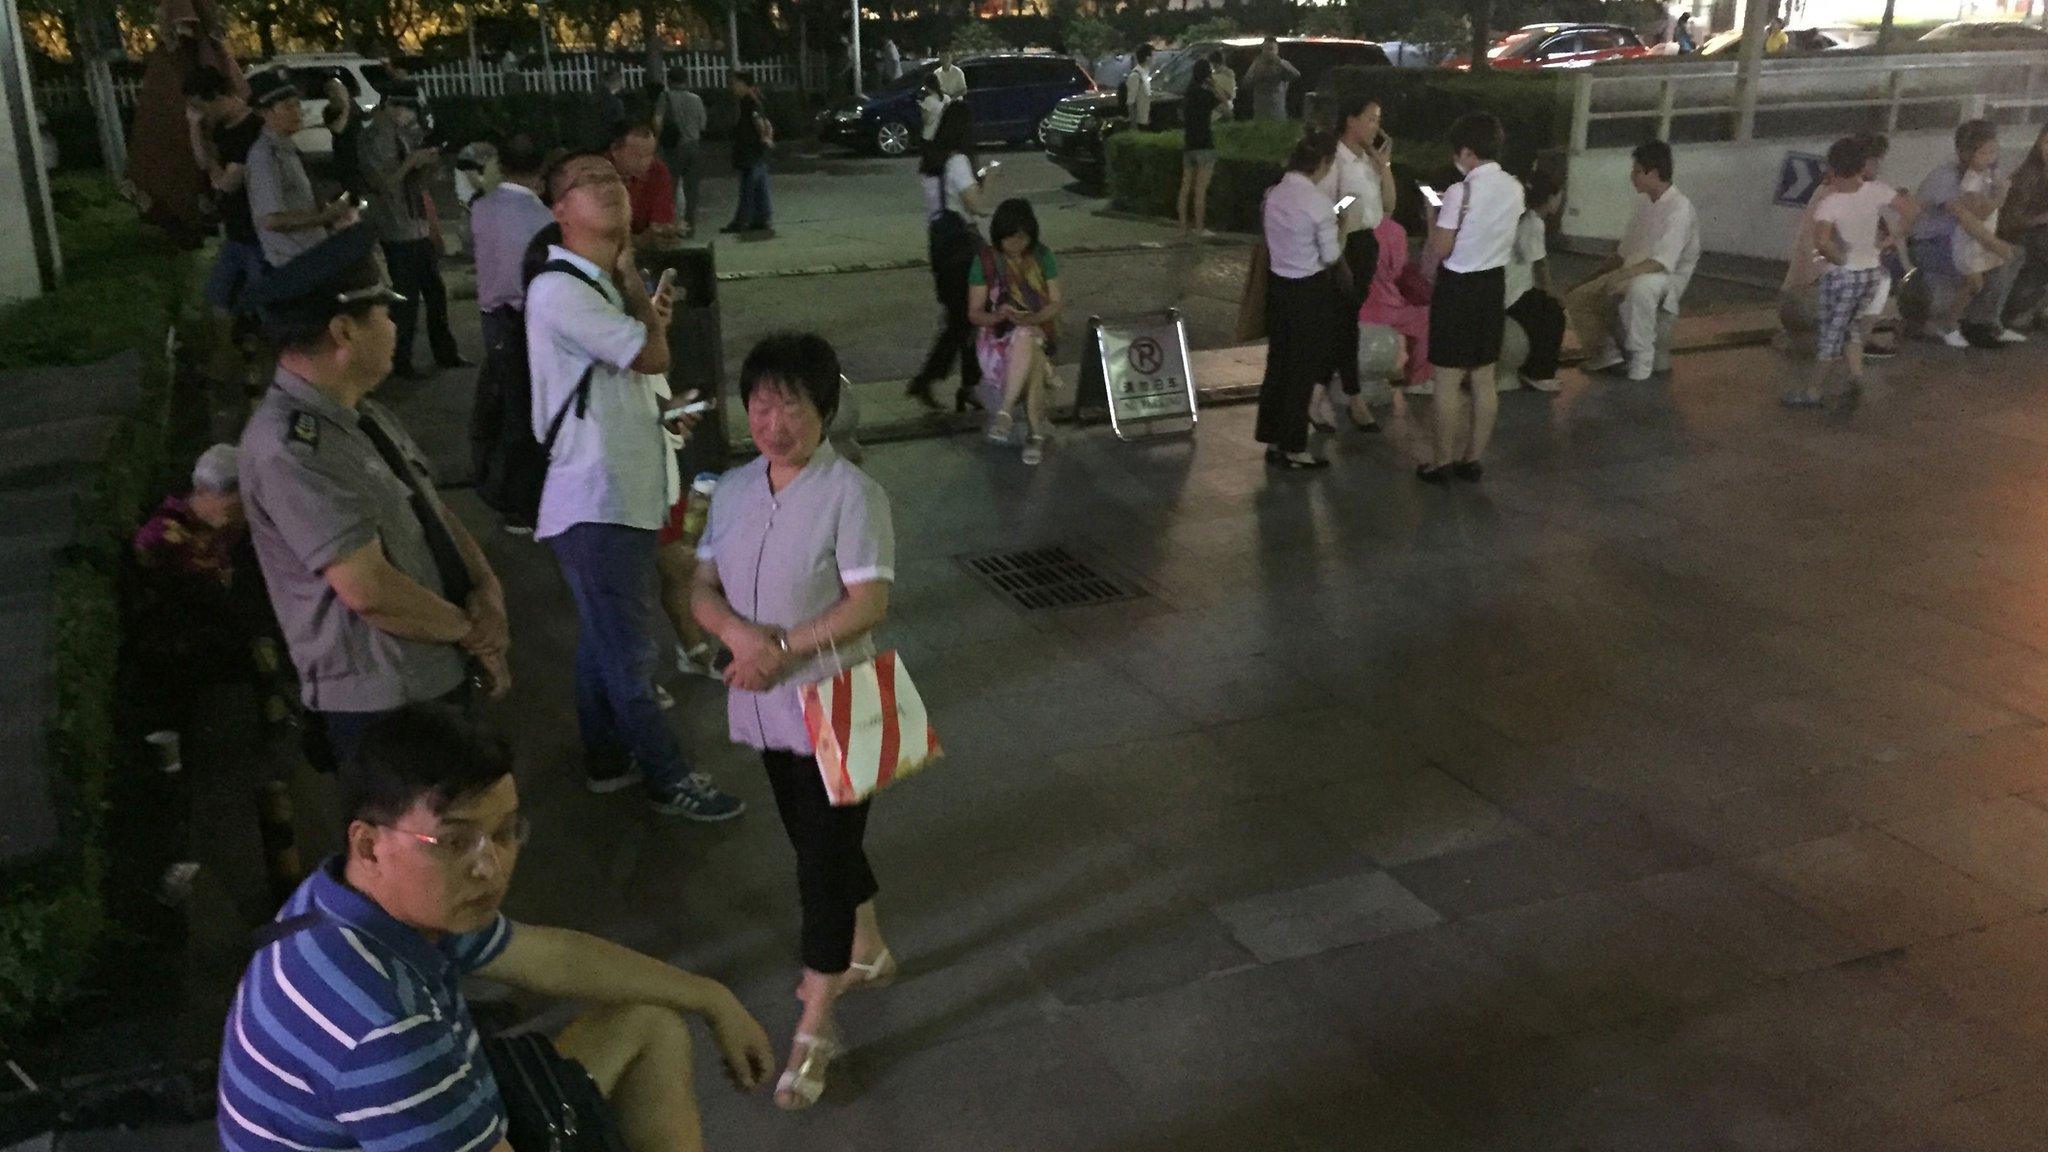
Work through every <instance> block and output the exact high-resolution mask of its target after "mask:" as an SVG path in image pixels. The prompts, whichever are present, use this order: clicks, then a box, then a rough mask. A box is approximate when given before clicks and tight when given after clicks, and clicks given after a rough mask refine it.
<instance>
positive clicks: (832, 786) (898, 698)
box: [803, 648, 942, 807]
mask: <svg viewBox="0 0 2048 1152" xmlns="http://www.w3.org/2000/svg"><path fill="white" fill-rule="evenodd" d="M803 703H804V727H805V728H806V729H808V730H809V731H810V734H811V747H813V748H814V749H816V750H817V757H818V772H819V773H820V774H821V775H822V776H823V777H824V778H825V794H826V795H827V796H829V797H831V799H832V803H833V804H834V805H835V806H842V807H843V806H845V805H848V804H858V803H860V802H861V801H863V800H866V799H867V798H868V797H869V796H872V795H874V794H875V793H876V792H878V791H880V790H881V789H883V788H886V787H888V786H889V785H890V784H892V783H894V782H896V781H898V780H901V779H903V778H904V777H905V776H908V775H910V774H911V773H913V772H916V771H918V770H919V769H921V768H923V767H924V766H925V765H927V764H930V763H931V762H932V761H934V760H936V759H938V758H939V756H940V755H941V754H942V753H941V749H940V748H939V734H938V732H937V731H935V730H934V729H933V728H932V725H931V721H930V719H929V718H928V717H926V715H925V711H924V701H923V700H922V699H920V698H919V697H918V694H917V685H915V684H912V683H911V682H910V673H909V672H908V671H906V670H905V669H904V667H903V662H902V661H901V660H899V659H898V658H897V656H896V651H895V649H893V648H892V649H890V650H888V651H886V652H882V653H880V654H879V655H877V656H876V657H875V658H874V659H872V660H868V661H864V662H862V663H860V664H856V665H854V666H853V667H851V668H845V669H841V670H840V672H839V674H838V675H837V676H834V677H832V678H831V679H830V680H820V681H818V682H817V683H815V684H806V685H804V687H803Z"/></svg>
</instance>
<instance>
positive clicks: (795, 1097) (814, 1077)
mask: <svg viewBox="0 0 2048 1152" xmlns="http://www.w3.org/2000/svg"><path fill="white" fill-rule="evenodd" d="M796 1043H798V1044H801V1045H803V1046H804V1058H803V1059H802V1060H799V1061H797V1065H796V1067H794V1068H790V1069H786V1070H784V1072H783V1073H782V1076H781V1077H780V1078H779V1079H777V1080H776V1081H775V1106H776V1107H777V1108H780V1109H782V1110H783V1111H784V1112H801V1111H803V1110H804V1109H806V1108H809V1107H810V1106H811V1105H813V1104H816V1103H817V1102H818V1098H819V1097H821V1096H823V1095H824V1094H825V1071H826V1069H828V1068H830V1067H831V1065H832V1061H833V1060H834V1059H835V1058H837V1057H838V1056H840V1055H841V1054H842V1053H844V1052H845V1051H846V1050H845V1049H844V1048H842V1047H841V1046H840V1044H839V1041H838V1040H836V1039H834V1038H832V1037H830V1036H813V1035H811V1034H810V1033H809V1032H799V1033H797V1034H796Z"/></svg>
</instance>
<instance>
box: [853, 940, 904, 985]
mask: <svg viewBox="0 0 2048 1152" xmlns="http://www.w3.org/2000/svg"><path fill="white" fill-rule="evenodd" d="M846 968H847V971H849V972H855V973H858V974H859V978H858V979H856V980H854V981H852V982H851V983H849V984H848V985H847V990H848V991H852V990H853V989H855V988H887V987H888V986H889V985H890V984H892V983H894V982H895V980H896V968H897V964H896V957H894V956H891V955H890V954H889V950H888V949H887V948H884V949H882V950H881V951H880V952H878V953H876V954H875V958H874V959H873V960H870V961H868V962H867V963H865V964H863V963H861V962H860V961H858V960H854V961H850V962H848V964H847V965H846Z"/></svg>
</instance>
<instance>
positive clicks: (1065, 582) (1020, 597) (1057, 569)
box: [960, 544, 1145, 610]
mask: <svg viewBox="0 0 2048 1152" xmlns="http://www.w3.org/2000/svg"><path fill="white" fill-rule="evenodd" d="M960 563H961V564H963V565H965V566H966V568H967V570H968V571H969V572H971V573H973V574H974V576H975V577H976V578H977V579H979V580H980V581H981V582H982V583H983V584H986V585H988V586H989V587H990V588H991V589H993V590H994V591H995V592H996V593H997V594H998V595H1000V596H1002V597H1004V598H1005V599H1007V600H1009V601H1010V602H1011V603H1012V604H1015V605H1016V606H1017V607H1019V608H1026V609H1033V610H1036V609H1044V608H1086V607H1091V606H1093V605H1096V604H1114V603H1117V602H1118V601H1120V600H1136V599H1138V598H1140V597H1142V596H1144V595H1145V590H1144V589H1143V588H1142V587H1140V586H1139V585H1138V583H1137V582H1136V581H1134V580H1127V579H1125V578H1123V577H1121V576H1117V575H1115V574H1113V573H1109V572H1105V571H1103V570H1102V569H1100V568H1098V567H1096V566H1095V565H1093V564H1091V563H1089V562H1088V561H1087V560H1085V559H1083V558H1082V557H1080V556H1078V555H1075V554H1074V552H1073V551H1071V550H1069V549H1068V548H1066V547H1065V546H1063V545H1059V544H1054V545H1049V546H1047V547H1044V548H1022V549H1016V550H1012V551H1008V552H983V553H980V554H978V555H972V556H962V557H960Z"/></svg>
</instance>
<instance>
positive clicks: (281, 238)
mask: <svg viewBox="0 0 2048 1152" xmlns="http://www.w3.org/2000/svg"><path fill="white" fill-rule="evenodd" d="M246 179H247V181H248V183H247V185H246V186H247V188H248V190H249V217H250V219H252V220H254V221H255V223H256V239H257V240H259V241H261V242H262V244H263V258H264V259H265V260H267V261H269V263H270V265H271V267H273V268H274V267H277V266H278V265H280V264H284V263H286V262H288V261H289V260H291V258H292V257H294V256H297V255H298V254H299V253H301V252H304V251H306V250H307V249H309V248H311V247H313V246H314V245H316V244H318V243H320V242H321V241H322V240H325V239H327V229H326V228H324V227H322V226H320V225H317V224H316V225H314V226H313V227H311V228H294V229H292V230H291V231H289V232H274V231H272V230H270V229H268V228H265V227H264V226H263V220H264V218H265V217H267V216H269V215H270V214H272V213H273V212H311V211H314V210H315V209H317V208H319V207H320V204H319V202H318V201H316V200H314V199H313V182H312V180H310V179H308V178H307V176H306V163H305V161H304V160H302V159H300V158H299V149H298V146H297V145H296V144H293V143H292V142H291V138H290V137H286V136H279V135H278V134H277V133H275V132H272V131H271V130H270V129H269V128H267V127H266V128H265V129H263V131H262V133H261V134H259V135H258V136H257V137H256V143H254V144H251V145H250V146H249V167H248V171H247V177H246Z"/></svg>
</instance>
